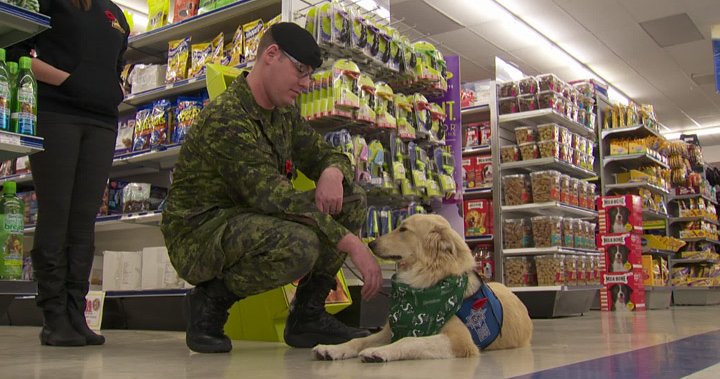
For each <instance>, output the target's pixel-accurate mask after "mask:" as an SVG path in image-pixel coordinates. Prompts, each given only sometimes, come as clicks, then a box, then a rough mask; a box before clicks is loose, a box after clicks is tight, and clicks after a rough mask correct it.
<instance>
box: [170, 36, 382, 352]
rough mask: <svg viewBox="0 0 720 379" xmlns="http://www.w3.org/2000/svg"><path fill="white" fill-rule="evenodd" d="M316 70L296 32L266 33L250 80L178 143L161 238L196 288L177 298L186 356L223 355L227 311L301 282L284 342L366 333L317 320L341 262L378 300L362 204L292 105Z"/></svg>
mask: <svg viewBox="0 0 720 379" xmlns="http://www.w3.org/2000/svg"><path fill="white" fill-rule="evenodd" d="M321 64H322V58H321V55H320V49H319V47H318V45H317V43H316V42H315V40H314V39H313V37H312V36H311V35H310V33H308V32H307V31H306V30H305V29H303V28H301V27H299V26H298V25H296V24H293V23H279V24H276V25H274V26H272V27H271V28H270V29H269V30H268V31H267V32H266V33H265V34H264V35H263V37H262V38H261V40H260V44H259V47H258V53H257V60H256V62H255V65H254V66H253V68H252V70H251V71H250V73H248V74H246V75H245V74H244V75H242V76H240V77H238V78H237V79H236V80H235V81H234V82H233V83H232V85H231V86H230V88H228V89H227V91H225V92H224V93H223V94H222V95H220V96H219V97H218V98H217V99H215V100H214V101H213V102H211V103H210V104H209V105H208V106H207V108H206V109H205V110H203V112H202V113H201V115H200V117H199V118H198V120H197V122H196V123H195V125H194V126H193V127H192V128H191V130H190V132H189V134H188V137H187V140H186V141H185V143H184V144H183V147H182V149H181V151H180V157H179V159H178V162H177V164H176V166H175V173H174V181H173V184H172V187H171V188H170V193H169V196H168V199H167V205H166V208H165V210H164V212H163V224H162V231H163V234H164V236H165V242H166V245H167V247H168V251H169V254H170V259H171V261H172V263H173V265H174V266H175V268H176V269H177V271H178V273H179V274H180V276H181V277H182V278H184V279H185V280H187V281H188V282H190V283H192V284H195V285H196V287H195V288H194V289H193V290H192V291H191V292H190V293H189V294H188V296H187V300H186V302H187V308H188V310H189V320H188V327H187V334H186V343H187V345H188V347H189V348H190V349H191V350H193V351H196V352H202V353H218V352H228V351H230V350H231V349H232V345H231V342H230V340H229V339H228V337H227V336H225V334H224V333H223V326H224V324H225V322H226V321H227V317H228V314H227V311H228V309H229V308H230V307H231V306H232V305H233V304H234V303H235V302H236V301H238V300H240V299H242V298H244V297H247V296H250V295H254V294H258V293H261V292H264V291H267V290H270V289H273V288H277V287H280V286H283V285H285V284H288V283H290V282H292V281H293V280H296V279H298V278H300V277H302V280H300V283H299V285H298V288H297V292H296V296H295V300H294V303H293V305H292V306H291V310H290V315H289V316H288V319H287V322H286V326H285V342H286V343H287V344H289V345H290V346H293V347H312V346H315V345H317V344H320V343H322V344H336V343H342V342H345V341H348V340H350V339H352V338H356V337H362V336H365V335H368V334H369V333H368V332H367V331H366V330H362V329H357V328H352V327H348V326H346V325H344V324H342V323H341V322H339V321H337V320H336V319H335V318H333V317H332V316H330V315H329V314H327V313H326V312H325V298H326V297H327V295H328V294H329V292H330V291H331V290H332V289H334V288H335V286H336V280H335V275H336V273H337V271H338V270H339V269H340V268H341V266H342V264H343V262H344V261H345V258H346V257H347V256H348V255H349V257H350V259H351V260H352V261H353V263H354V264H355V266H356V267H357V268H358V269H359V270H360V272H361V274H362V276H363V280H364V285H363V288H362V296H363V297H364V298H366V299H369V298H372V297H373V296H374V295H375V294H376V293H377V292H378V290H379V288H380V285H381V283H382V276H381V272H380V267H379V265H378V263H377V261H376V260H375V258H374V257H373V256H372V254H371V253H370V251H369V249H368V248H367V246H366V245H365V244H363V243H362V241H361V240H360V239H359V238H358V237H357V235H356V234H357V233H358V232H359V230H360V227H361V225H362V224H363V223H364V222H365V214H366V203H365V194H364V192H363V190H362V189H360V188H359V187H358V186H356V185H354V183H353V179H354V174H353V171H352V169H351V166H350V162H349V159H348V158H347V157H346V156H345V155H343V154H341V153H339V152H337V151H336V150H334V149H333V148H332V147H330V146H329V145H328V144H327V143H326V142H325V141H324V140H323V138H322V137H321V136H320V135H319V134H318V133H317V132H315V131H314V130H312V129H311V128H310V127H309V126H308V125H307V123H306V122H305V121H304V120H303V119H302V118H301V117H300V116H299V113H298V111H297V109H296V108H295V107H294V103H295V98H296V97H297V96H298V94H300V93H301V92H302V91H304V90H306V89H307V88H308V86H309V84H310V75H311V74H312V72H313V70H314V69H315V68H317V67H319V66H320V65H321ZM296 167H297V168H298V169H300V170H302V172H303V173H305V174H306V175H307V176H308V177H309V178H311V179H313V180H315V181H316V182H317V189H316V190H314V191H309V192H299V191H296V190H295V189H293V187H292V184H291V182H290V178H292V177H293V176H294V174H295V168H296Z"/></svg>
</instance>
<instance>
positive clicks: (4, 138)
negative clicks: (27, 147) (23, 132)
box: [0, 133, 20, 146]
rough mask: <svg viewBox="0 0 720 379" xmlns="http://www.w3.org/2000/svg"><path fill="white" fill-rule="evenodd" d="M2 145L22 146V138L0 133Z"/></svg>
mask: <svg viewBox="0 0 720 379" xmlns="http://www.w3.org/2000/svg"><path fill="white" fill-rule="evenodd" d="M0 143H4V144H8V145H16V146H20V136H19V135H17V134H9V133H0Z"/></svg>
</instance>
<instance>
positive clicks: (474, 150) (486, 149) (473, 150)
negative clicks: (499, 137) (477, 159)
mask: <svg viewBox="0 0 720 379" xmlns="http://www.w3.org/2000/svg"><path fill="white" fill-rule="evenodd" d="M490 152H492V146H490V145H482V146H470V147H466V148H464V149H463V151H462V155H463V156H466V155H477V154H482V153H488V154H489V153H490Z"/></svg>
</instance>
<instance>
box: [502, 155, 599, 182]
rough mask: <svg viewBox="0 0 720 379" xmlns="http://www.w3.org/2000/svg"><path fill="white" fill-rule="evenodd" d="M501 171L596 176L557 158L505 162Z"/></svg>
mask: <svg viewBox="0 0 720 379" xmlns="http://www.w3.org/2000/svg"><path fill="white" fill-rule="evenodd" d="M500 169H501V170H502V171H511V170H512V171H523V172H529V171H542V170H557V171H560V172H562V173H563V174H567V175H570V176H572V177H574V178H580V179H586V178H592V177H595V176H597V174H596V173H594V172H592V171H588V170H586V169H584V168H580V167H577V166H574V165H571V164H570V163H567V162H564V161H561V160H559V159H557V158H540V159H531V160H527V161H517V162H507V163H502V164H501V165H500Z"/></svg>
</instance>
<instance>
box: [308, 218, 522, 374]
mask: <svg viewBox="0 0 720 379" xmlns="http://www.w3.org/2000/svg"><path fill="white" fill-rule="evenodd" d="M371 248H372V250H373V252H374V253H375V255H377V256H378V257H381V258H384V259H389V260H394V261H396V262H398V266H399V268H398V272H397V274H396V277H395V280H396V281H397V282H399V283H403V284H404V285H407V286H409V287H410V288H417V289H425V288H430V287H433V286H435V285H436V284H437V283H439V282H441V281H443V280H444V279H445V278H448V277H451V276H463V275H467V287H466V288H465V291H464V294H463V298H464V299H467V298H468V297H470V296H472V295H474V294H475V293H476V292H477V291H478V290H479V289H480V287H481V286H482V284H483V283H482V281H481V280H480V278H479V277H478V276H477V275H475V273H474V271H473V268H474V267H475V260H474V259H473V257H472V255H471V254H470V249H469V248H468V246H467V244H466V243H465V241H464V240H463V239H462V238H461V237H460V236H459V235H458V234H457V233H456V232H455V231H454V230H453V229H452V228H451V226H450V224H449V223H448V222H447V220H445V219H444V218H443V217H441V216H437V215H414V216H411V217H409V218H408V219H406V220H405V221H404V222H403V223H402V224H401V225H400V227H398V228H397V229H395V230H394V231H392V232H391V233H389V234H386V235H384V236H382V237H380V238H378V239H377V240H376V241H375V242H373V243H372V244H371ZM486 284H487V286H489V287H490V288H491V289H492V292H494V293H495V295H496V296H497V299H498V300H499V301H500V303H501V304H502V309H503V316H502V317H503V321H502V329H501V333H500V334H499V335H498V337H497V338H496V339H495V340H494V341H493V342H492V343H491V344H490V345H489V346H488V347H487V349H494V350H496V349H509V348H517V347H524V346H529V345H530V339H531V337H532V331H533V324H532V321H531V320H530V317H529V316H528V311H527V308H525V305H524V304H523V303H522V302H521V301H520V299H518V297H517V296H515V294H513V293H512V291H510V290H509V289H508V288H507V287H505V286H504V285H502V284H500V283H486ZM391 341H392V332H391V329H390V323H389V322H388V323H386V324H385V326H384V327H383V329H382V330H381V331H380V332H378V333H376V334H373V335H370V336H367V337H363V338H357V339H353V340H351V341H348V342H346V343H343V344H340V345H318V346H316V347H315V348H314V349H313V355H314V357H315V358H316V359H319V360H340V359H349V358H354V357H357V356H359V357H360V358H361V359H362V361H363V362H388V361H395V360H405V359H442V358H464V357H474V356H477V355H479V353H480V350H479V348H478V346H477V345H476V344H475V343H474V341H473V338H472V336H471V333H470V331H469V329H468V327H467V326H466V325H465V324H464V323H463V321H461V320H460V318H458V317H457V316H455V315H452V316H451V317H450V318H449V319H448V321H447V322H445V324H444V325H443V326H442V327H441V329H440V331H439V333H438V334H435V335H429V336H423V337H404V338H401V339H399V340H397V341H395V342H393V343H391Z"/></svg>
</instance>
